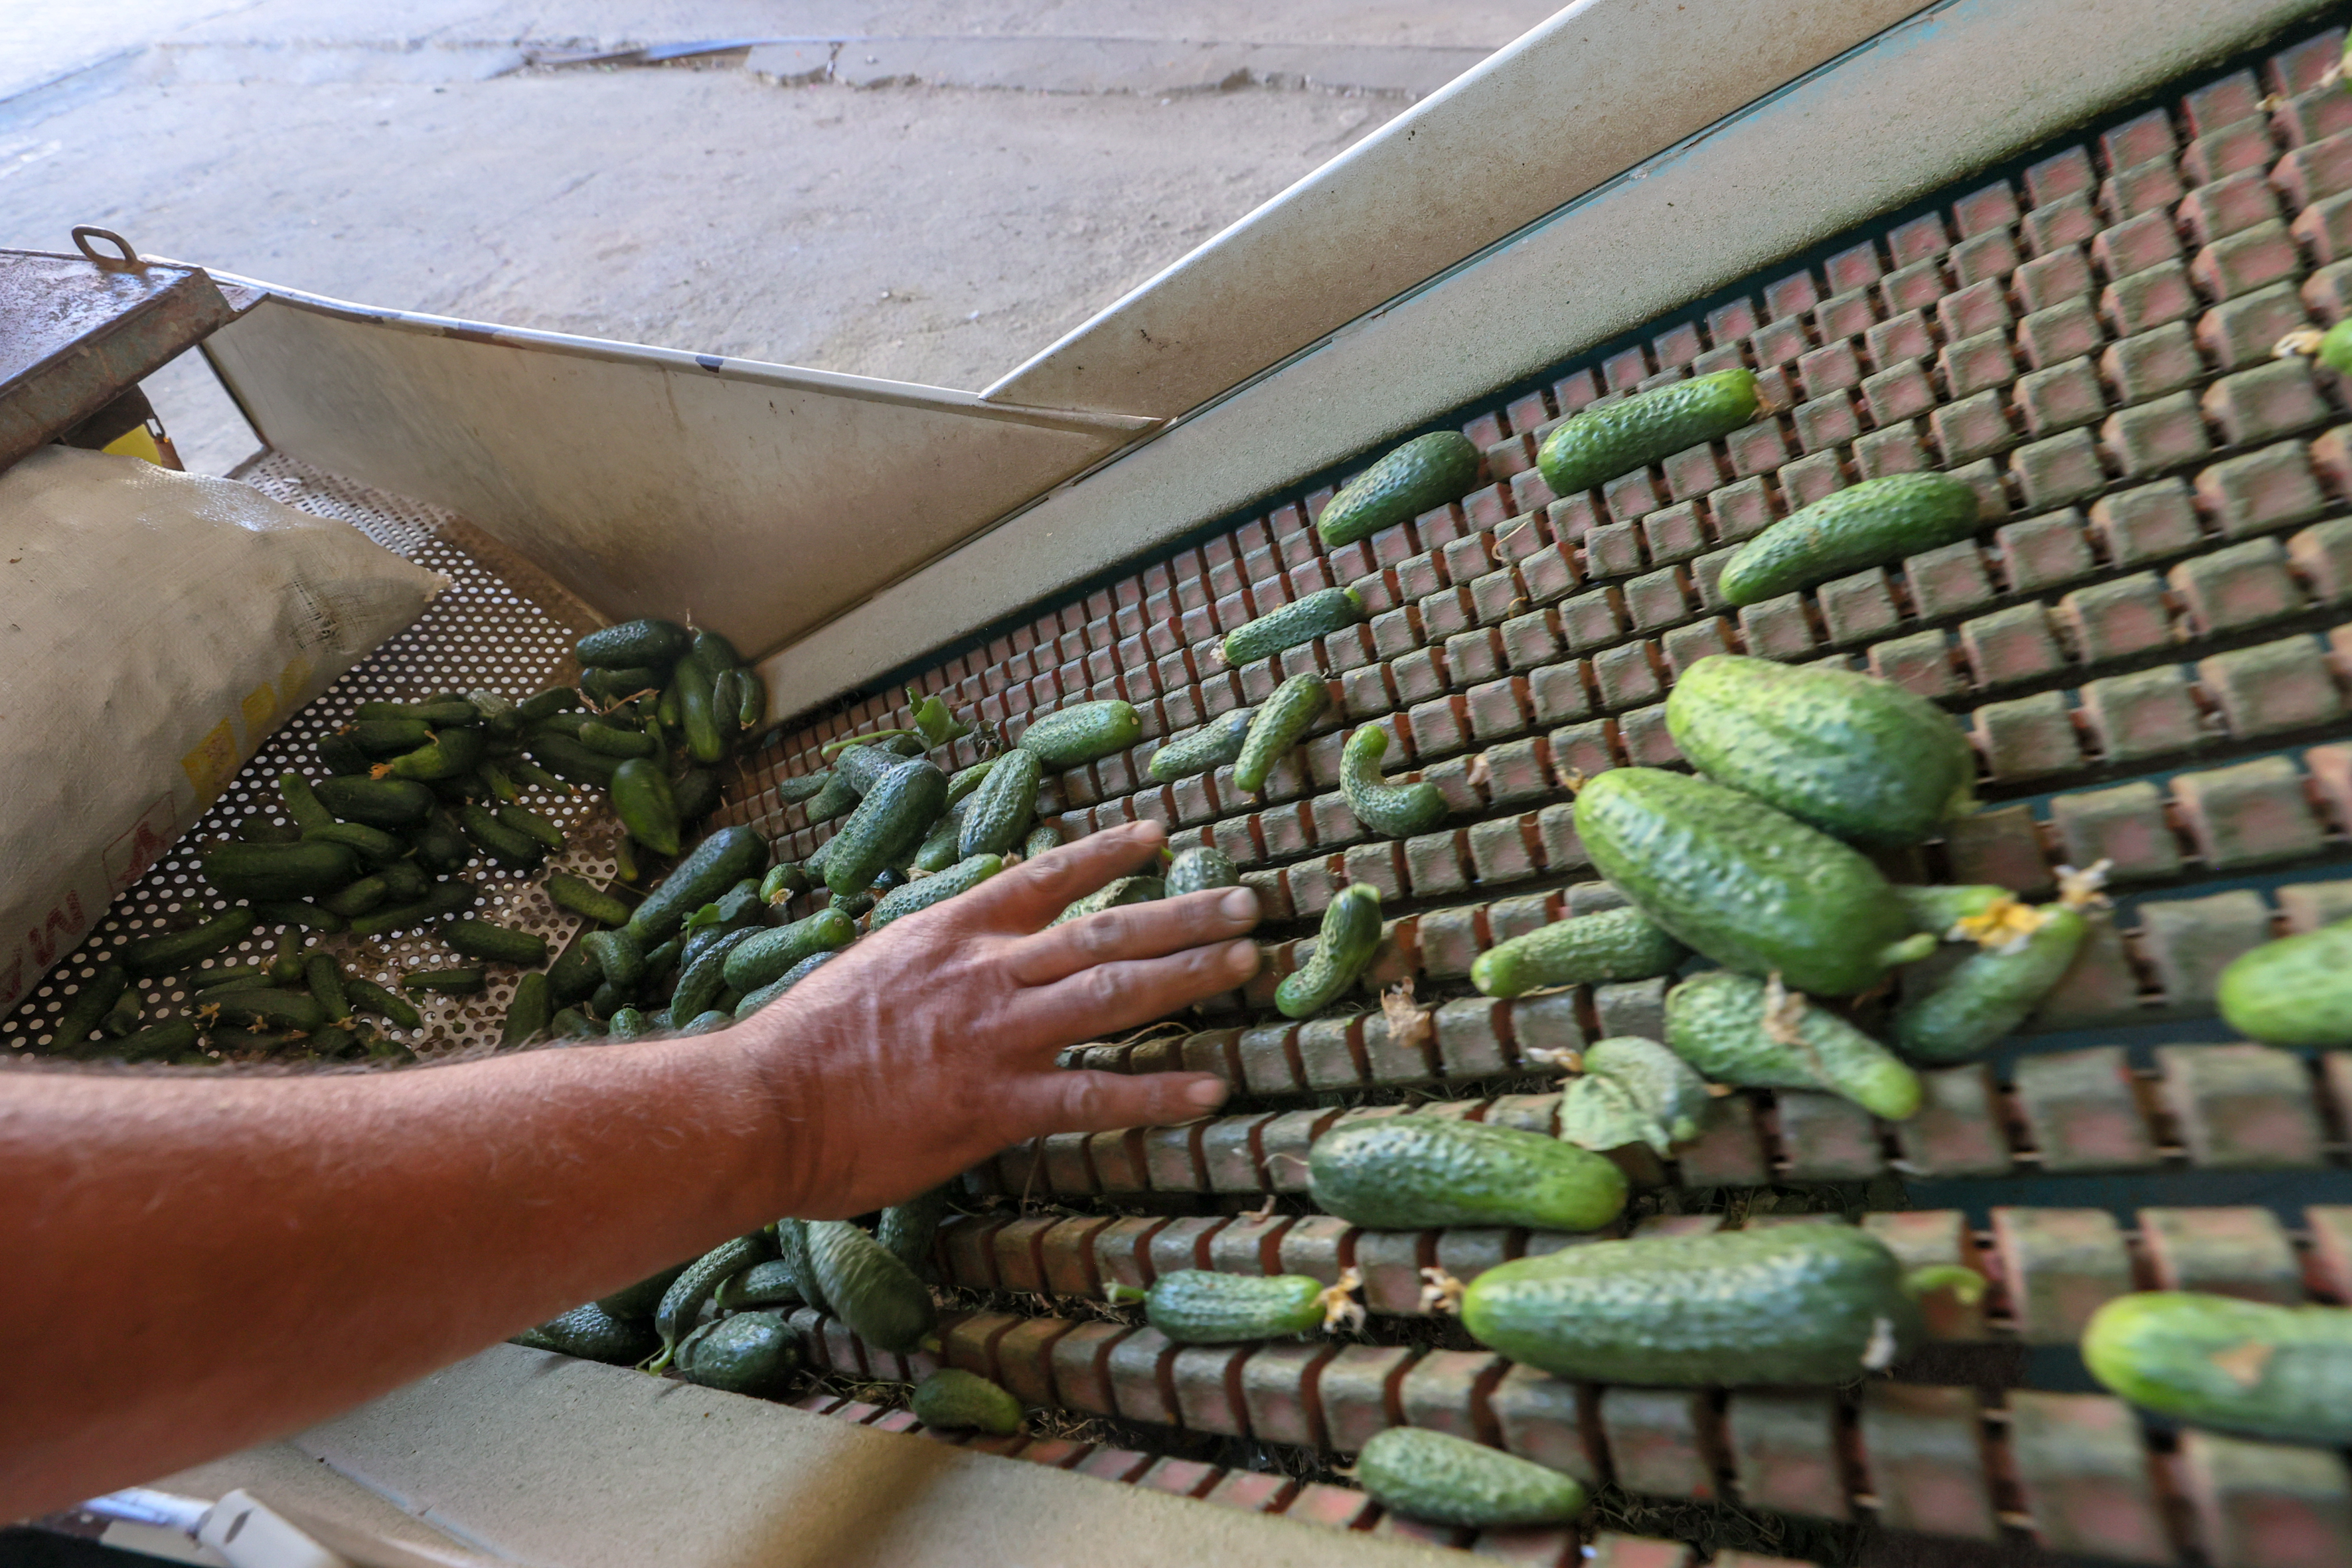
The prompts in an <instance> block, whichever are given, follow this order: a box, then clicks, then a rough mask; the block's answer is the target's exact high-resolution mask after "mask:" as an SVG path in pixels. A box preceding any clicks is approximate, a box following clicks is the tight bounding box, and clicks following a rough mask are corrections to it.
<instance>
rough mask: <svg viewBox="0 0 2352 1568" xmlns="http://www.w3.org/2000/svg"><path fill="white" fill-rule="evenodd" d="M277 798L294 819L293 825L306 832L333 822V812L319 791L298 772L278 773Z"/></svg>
mask: <svg viewBox="0 0 2352 1568" xmlns="http://www.w3.org/2000/svg"><path fill="white" fill-rule="evenodd" d="M278 799H279V800H280V801H282V802H284V803H285V806H286V815H287V816H290V817H292V818H293V819H294V826H297V827H299V828H301V829H302V830H303V831H304V832H306V833H307V832H309V831H310V829H312V828H314V827H328V826H332V825H333V823H334V820H335V814H334V813H333V812H331V811H329V810H328V809H327V805H326V803H325V802H324V801H322V800H320V798H319V792H318V791H316V790H314V789H312V788H311V787H310V780H308V779H306V778H304V777H303V776H302V775H301V774H300V773H294V772H291V771H289V772H286V773H279V774H278Z"/></svg>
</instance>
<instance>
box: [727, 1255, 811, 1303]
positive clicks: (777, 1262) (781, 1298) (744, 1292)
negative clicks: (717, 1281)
mask: <svg viewBox="0 0 2352 1568" xmlns="http://www.w3.org/2000/svg"><path fill="white" fill-rule="evenodd" d="M800 1299H801V1287H800V1281H799V1280H797V1279H793V1266H792V1265H791V1264H789V1263H787V1262H785V1261H784V1260H783V1259H782V1258H770V1259H769V1260H768V1261H767V1262H765V1263H754V1264H753V1265H751V1268H746V1269H745V1270H743V1272H742V1273H740V1274H738V1275H736V1276H735V1277H734V1278H732V1279H729V1280H728V1281H727V1282H726V1283H724V1284H722V1285H720V1286H719V1290H718V1293H717V1294H716V1295H714V1296H712V1297H711V1300H712V1302H713V1303H714V1304H716V1305H717V1307H718V1308H719V1310H720V1311H722V1312H740V1311H742V1310H744V1309H745V1308H747V1307H775V1306H782V1305H784V1304H786V1303H789V1302H797V1301H798V1300H800Z"/></svg>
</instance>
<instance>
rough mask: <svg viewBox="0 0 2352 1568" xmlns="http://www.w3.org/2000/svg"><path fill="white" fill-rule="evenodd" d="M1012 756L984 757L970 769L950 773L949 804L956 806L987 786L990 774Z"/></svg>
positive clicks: (1006, 754)
mask: <svg viewBox="0 0 2352 1568" xmlns="http://www.w3.org/2000/svg"><path fill="white" fill-rule="evenodd" d="M1010 754H1011V753H1009V752H997V753H996V755H995V756H992V757H982V758H981V759H980V761H978V762H976V763H972V764H971V766H970V767H968V768H958V769H957V770H956V771H955V772H953V773H950V774H949V775H948V804H949V805H955V803H956V802H958V801H960V800H961V799H963V798H964V797H965V796H966V795H970V794H971V792H972V791H974V790H976V789H978V788H979V787H980V786H981V785H982V784H986V783H987V782H988V775H989V773H991V772H992V770H993V769H994V768H995V766H996V764H997V763H999V762H1001V761H1003V759H1004V758H1005V757H1006V756H1008V755H1010Z"/></svg>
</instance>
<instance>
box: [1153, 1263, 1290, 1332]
mask: <svg viewBox="0 0 2352 1568" xmlns="http://www.w3.org/2000/svg"><path fill="white" fill-rule="evenodd" d="M1143 1315H1144V1317H1145V1318H1146V1319H1147V1320H1148V1321H1150V1324H1151V1326H1152V1327H1153V1328H1155V1329H1158V1330H1159V1331H1160V1332H1161V1333H1163V1334H1165V1335H1167V1336H1168V1337H1169V1338H1170V1339H1171V1340H1174V1341H1175V1342H1177V1343H1178V1344H1182V1345H1223V1344H1234V1343H1238V1342H1241V1341H1244V1340H1271V1339H1277V1338H1280V1337H1281V1336H1282V1335H1284V1334H1303V1333H1306V1332H1307V1331H1309V1330H1311V1329H1317V1328H1320V1327H1321V1326H1322V1324H1323V1281H1321V1280H1320V1279H1313V1278H1311V1277H1310V1276H1307V1275H1305V1274H1276V1275H1271V1276H1260V1275H1254V1274H1218V1273H1215V1272H1213V1271H1212V1270H1209V1269H1206V1268H1179V1269H1176V1270H1174V1271H1173V1272H1171V1273H1168V1274H1162V1275H1161V1276H1160V1278H1159V1279H1155V1280H1153V1281H1152V1282H1151V1289H1149V1290H1147V1291H1145V1292H1144V1294H1143Z"/></svg>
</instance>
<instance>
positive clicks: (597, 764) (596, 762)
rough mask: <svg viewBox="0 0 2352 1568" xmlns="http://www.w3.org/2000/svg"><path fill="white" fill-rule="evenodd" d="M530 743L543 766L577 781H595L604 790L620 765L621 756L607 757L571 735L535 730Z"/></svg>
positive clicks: (592, 782)
mask: <svg viewBox="0 0 2352 1568" xmlns="http://www.w3.org/2000/svg"><path fill="white" fill-rule="evenodd" d="M529 744H530V754H531V756H532V757H533V758H535V759H536V760H537V761H538V762H539V763H540V764H541V766H543V767H545V768H546V769H547V770H548V771H549V772H550V773H554V774H555V775H556V776H557V777H559V778H563V779H568V780H570V781H571V782H572V783H573V784H594V785H596V786H597V787H598V788H600V789H601V788H603V787H604V786H605V785H607V784H611V783H612V782H613V774H614V772H615V771H617V770H618V769H619V767H620V765H621V759H620V758H618V757H608V756H606V755H605V754H604V752H597V751H592V750H590V749H589V748H588V747H586V746H583V745H582V744H581V743H580V742H578V741H577V740H575V739H573V738H572V736H569V735H559V734H554V733H551V732H550V731H545V730H537V731H532V732H531V736H530V742H529Z"/></svg>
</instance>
